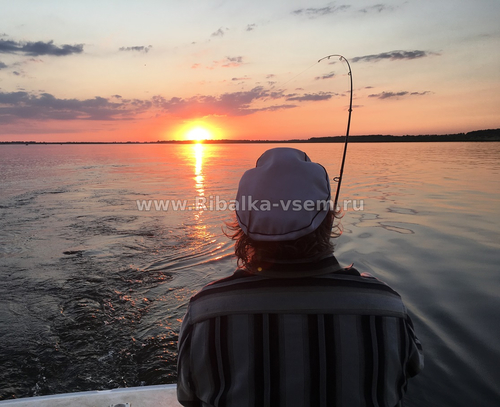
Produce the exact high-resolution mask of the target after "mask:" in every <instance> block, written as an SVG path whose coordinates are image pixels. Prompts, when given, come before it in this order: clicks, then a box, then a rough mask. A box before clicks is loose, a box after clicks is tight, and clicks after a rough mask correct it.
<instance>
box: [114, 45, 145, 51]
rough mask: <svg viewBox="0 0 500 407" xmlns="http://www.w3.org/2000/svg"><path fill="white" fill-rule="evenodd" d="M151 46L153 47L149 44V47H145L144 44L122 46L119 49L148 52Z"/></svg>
mask: <svg viewBox="0 0 500 407" xmlns="http://www.w3.org/2000/svg"><path fill="white" fill-rule="evenodd" d="M151 48H153V46H152V45H148V46H147V47H145V46H144V45H140V46H135V47H121V48H119V51H135V52H144V53H148V52H149V50H150V49H151Z"/></svg>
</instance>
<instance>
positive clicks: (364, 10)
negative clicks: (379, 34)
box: [359, 4, 394, 13]
mask: <svg viewBox="0 0 500 407" xmlns="http://www.w3.org/2000/svg"><path fill="white" fill-rule="evenodd" d="M393 8H394V7H392V6H388V5H387V4H375V5H373V6H369V7H365V8H362V9H360V10H359V11H360V12H361V13H371V12H373V11H374V12H376V13H381V12H382V11H384V10H392V9H393Z"/></svg>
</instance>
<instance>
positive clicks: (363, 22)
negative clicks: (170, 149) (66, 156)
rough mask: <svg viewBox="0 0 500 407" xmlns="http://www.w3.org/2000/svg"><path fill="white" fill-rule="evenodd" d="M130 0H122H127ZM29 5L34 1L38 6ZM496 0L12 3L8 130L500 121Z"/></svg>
mask: <svg viewBox="0 0 500 407" xmlns="http://www.w3.org/2000/svg"><path fill="white" fill-rule="evenodd" d="M118 5H119V7H117V6H118ZM28 6H29V7H28ZM499 13H500V3H499V2H498V1H493V0H478V1H475V2H467V1H455V0H453V1H452V0H436V1H433V2H419V1H416V0H410V1H396V0H395V1H389V2H385V3H376V2H370V1H367V0H358V1H354V2H349V3H348V4H347V3H346V4H344V5H342V4H340V3H339V4H337V3H335V4H334V3H328V2H322V1H316V0H314V1H313V0H311V1H305V0H304V1H294V2H281V1H261V0H257V1H255V2H253V3H252V5H249V4H248V2H243V1H240V0H234V1H231V2H218V1H206V2H203V3H200V2H194V1H191V0H186V2H182V4H181V2H170V1H166V2H157V1H154V0H146V1H145V2H144V3H141V7H138V6H137V5H136V4H135V3H131V2H118V3H117V2H115V1H110V2H104V3H103V2H94V1H89V2H87V3H85V5H84V4H83V3H82V4H78V3H76V2H63V1H58V0H50V1H45V2H37V3H33V2H30V1H28V0H19V1H16V2H9V3H8V4H7V3H6V4H5V5H4V7H3V11H2V15H1V16H0V24H1V26H2V32H1V33H0V141H12V140H23V141H28V140H34V141H57V142H59V141H156V140H168V139H179V138H181V139H182V138H185V137H187V136H186V133H187V131H189V129H191V128H193V127H196V126H205V127H206V128H207V129H208V130H210V131H211V133H212V137H214V138H227V139H289V138H309V137H319V136H336V135H342V134H344V133H345V128H346V122H347V108H348V104H349V98H348V90H349V78H348V76H347V72H348V71H347V66H346V64H345V63H343V62H341V61H339V60H338V59H337V58H332V59H330V60H325V61H322V62H321V63H317V61H318V60H319V59H320V58H322V57H324V56H326V55H329V54H332V53H340V54H342V55H344V56H345V57H346V58H347V59H348V60H349V61H350V64H351V67H352V72H353V80H354V93H353V96H354V100H353V104H354V109H353V117H352V126H351V134H359V135H361V134H394V135H402V134H444V133H457V132H467V131H472V130H480V129H487V128H498V127H500V116H499V115H498V109H499V107H500V54H499V53H498V49H500V31H499V29H498V22H497V21H496V16H498V15H499Z"/></svg>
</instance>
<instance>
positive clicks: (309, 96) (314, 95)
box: [286, 92, 333, 102]
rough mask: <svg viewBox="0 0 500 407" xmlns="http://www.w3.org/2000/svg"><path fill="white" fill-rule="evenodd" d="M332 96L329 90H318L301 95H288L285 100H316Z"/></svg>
mask: <svg viewBox="0 0 500 407" xmlns="http://www.w3.org/2000/svg"><path fill="white" fill-rule="evenodd" d="M332 96H333V93H331V92H318V93H306V94H305V95H302V96H294V95H289V97H287V99H286V100H287V101H297V102H310V101H313V102H317V101H320V100H328V99H330V98H331V97H332Z"/></svg>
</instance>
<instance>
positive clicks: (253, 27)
mask: <svg viewBox="0 0 500 407" xmlns="http://www.w3.org/2000/svg"><path fill="white" fill-rule="evenodd" d="M255 27H257V24H248V25H247V28H246V31H253V30H255Z"/></svg>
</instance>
